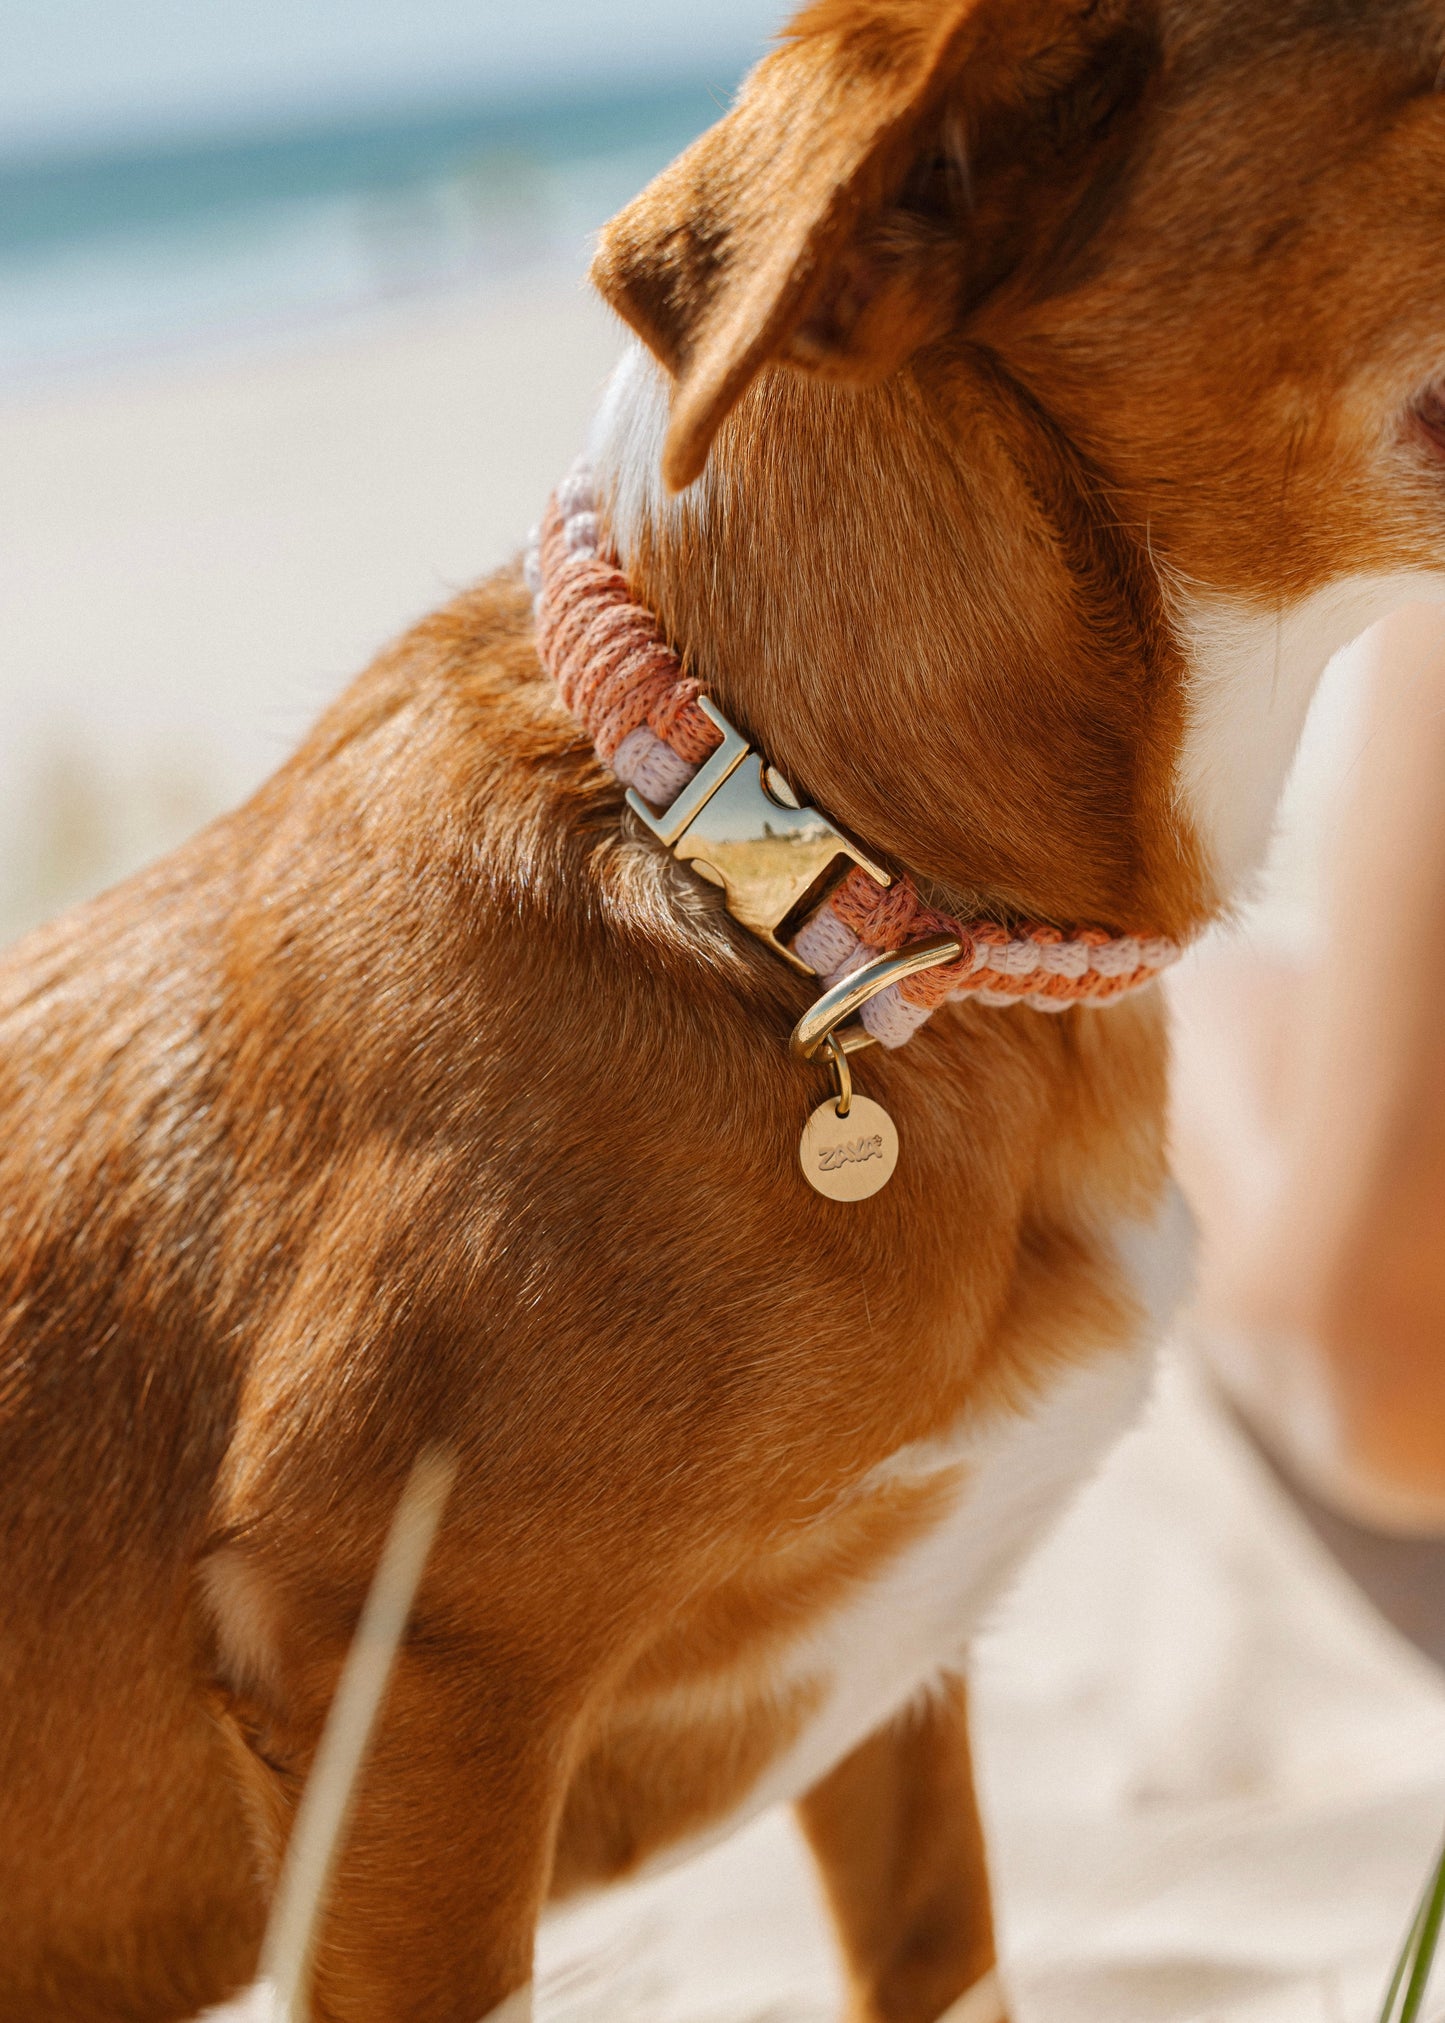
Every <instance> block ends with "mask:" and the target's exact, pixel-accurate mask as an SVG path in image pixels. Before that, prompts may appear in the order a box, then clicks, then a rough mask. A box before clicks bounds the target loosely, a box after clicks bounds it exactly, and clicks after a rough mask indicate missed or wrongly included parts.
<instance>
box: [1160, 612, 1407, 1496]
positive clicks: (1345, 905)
mask: <svg viewBox="0 0 1445 2023" xmlns="http://www.w3.org/2000/svg"><path fill="white" fill-rule="evenodd" d="M1372 663H1373V664H1372V667H1371V674H1370V697H1369V721H1368V724H1367V728H1366V734H1365V737H1364V739H1363V743H1362V751H1361V755H1360V758H1359V760H1358V761H1357V763H1356V764H1355V765H1353V766H1352V768H1351V771H1350V776H1349V780H1348V783H1347V785H1346V788H1345V791H1344V796H1343V800H1342V803H1341V805H1340V807H1339V809H1338V812H1337V816H1336V819H1335V822H1334V823H1333V825H1332V830H1331V835H1330V839H1329V849H1328V863H1327V867H1326V881H1327V882H1326V893H1327V902H1326V903H1327V915H1326V938H1325V945H1324V955H1323V958H1322V959H1321V960H1320V962H1319V963H1318V965H1317V966H1311V967H1309V968H1303V967H1300V966H1298V965H1292V964H1290V963H1288V962H1285V961H1282V960H1280V959H1278V958H1273V957H1271V956H1269V955H1268V954H1267V953H1266V952H1264V951H1263V950H1261V949H1260V948H1259V947H1258V946H1254V947H1248V946H1239V947H1236V948H1235V949H1233V950H1231V951H1229V952H1228V953H1227V954H1225V955H1222V956H1220V957H1218V958H1215V959H1214V960H1213V961H1211V962H1209V963H1208V964H1201V965H1200V966H1199V967H1198V968H1197V969H1195V970H1194V971H1193V972H1192V973H1191V974H1190V975H1188V976H1187V977H1185V978H1184V979H1183V980H1182V981H1181V984H1180V987H1179V990H1178V993H1177V1002H1178V1005H1179V1010H1180V1019H1179V1072H1178V1075H1177V1077H1176V1099H1175V1139H1176V1156H1177V1163H1178V1166H1179V1169H1180V1172H1181V1175H1182V1177H1183V1179H1184V1182H1185V1185H1186V1188H1187V1191H1188V1192H1189V1194H1190V1197H1191V1200H1192V1201H1193V1203H1194V1206H1195V1210H1196V1213H1197V1214H1198V1216H1199V1219H1200V1223H1201V1229H1202V1237H1203V1244H1202V1253H1201V1275H1200V1292H1199V1298H1198V1300H1197V1302H1196V1307H1195V1317H1196V1333H1197V1336H1198V1339H1199V1341H1200V1342H1201V1344H1202V1346H1203V1347H1204V1349H1205V1352H1206V1354H1207V1355H1209V1357H1210V1359H1211V1361H1212V1362H1213V1363H1214V1364H1215V1366H1216V1367H1217V1368H1218V1369H1219V1370H1220V1373H1221V1374H1222V1376H1223V1378H1224V1381H1225V1384H1226V1386H1227V1387H1228V1389H1229V1390H1230V1391H1231V1392H1232V1393H1233V1394H1234V1395H1235V1396H1236V1397H1237V1398H1238V1400H1239V1402H1240V1404H1241V1405H1242V1407H1243V1409H1244V1410H1245V1412H1246V1414H1247V1415H1248V1416H1249V1417H1250V1419H1251V1420H1252V1421H1253V1422H1254V1423H1255V1424H1256V1425H1257V1427H1258V1429H1259V1430H1260V1432H1261V1433H1262V1434H1263V1436H1264V1437H1265V1439H1266V1440H1267V1441H1268V1442H1269V1443H1270V1444H1271V1446H1272V1447H1274V1449H1275V1450H1276V1452H1278V1453H1279V1455H1280V1457H1281V1459H1282V1460H1283V1461H1284V1462H1285V1463H1286V1465H1287V1466H1289V1467H1290V1468H1292V1469H1293V1471H1294V1472H1295V1473H1297V1474H1298V1475H1300V1476H1302V1477H1303V1478H1304V1479H1305V1480H1306V1481H1307V1483H1308V1484H1309V1486H1310V1487H1311V1488H1312V1489H1314V1490H1315V1491H1317V1492H1318V1493H1320V1494H1321V1495H1322V1496H1323V1497H1324V1498H1325V1499H1326V1500H1327V1501H1329V1502H1331V1503H1333V1504H1335V1505H1336V1506H1338V1507H1339V1508H1341V1509H1342V1510H1344V1511H1345V1512H1346V1513H1347V1514H1349V1515H1352V1516H1354V1517H1357V1518H1359V1519H1361V1520H1362V1521H1364V1522H1366V1523H1369V1524H1373V1525H1376V1526H1378V1527H1380V1528H1382V1529H1388V1530H1392V1531H1401V1532H1416V1533H1420V1532H1425V1533H1430V1532H1445V1356H1442V1355H1441V1339H1442V1332H1445V1248H1442V1245H1441V1242H1440V1235H1441V1218H1442V1210H1445V1035H1442V1033H1441V1030H1440V1021H1439V1005H1440V1002H1441V996H1442V990H1445V795H1442V793H1441V782H1442V780H1445V612H1442V610H1441V609H1440V608H1439V607H1437V606H1433V605H1419V606H1414V607H1411V608H1410V609H1408V610H1405V611H1402V612H1400V613H1399V614H1397V615H1396V616H1395V617H1394V618H1392V619H1390V620H1388V621H1387V622H1386V623H1385V624H1384V625H1382V626H1381V627H1380V628H1379V631H1378V632H1377V634H1376V635H1375V639H1374V642H1373V648H1372Z"/></svg>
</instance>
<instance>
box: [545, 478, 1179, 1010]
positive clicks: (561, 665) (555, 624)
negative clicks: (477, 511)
mask: <svg viewBox="0 0 1445 2023" xmlns="http://www.w3.org/2000/svg"><path fill="white" fill-rule="evenodd" d="M600 541H601V536H600V531H599V526H598V519H597V501H596V494H595V489H594V485H593V481H592V475H591V472H590V471H589V470H587V468H586V467H585V466H583V465H578V466H577V467H576V468H575V469H574V470H573V471H572V472H571V474H570V475H569V476H568V477H567V478H566V479H564V480H563V482H562V484H561V485H559V486H558V488H557V491H556V494H555V495H554V497H553V498H552V500H551V501H550V503H549V505H548V508H547V514H546V518H545V519H544V520H543V523H542V526H541V528H540V530H539V532H538V533H537V534H536V535H535V536H534V538H533V542H532V544H531V546H530V548H529V551H528V555H527V564H526V568H527V580H528V583H529V585H530V587H531V589H532V591H533V593H534V599H535V606H534V608H535V610H536V616H537V650H538V653H539V654H540V656H541V660H542V664H543V666H544V667H545V668H546V669H547V671H548V673H549V674H550V675H551V676H552V679H553V680H554V681H555V682H556V684H557V688H558V691H559V693H560V695H561V697H562V701H563V702H564V704H565V705H566V707H567V708H568V709H569V710H570V711H571V712H572V714H573V715H574V716H575V717H577V718H578V720H579V721H580V722H581V723H582V725H583V727H584V728H585V730H586V731H587V734H588V736H589V737H590V738H591V739H592V742H593V744H594V745H595V746H596V748H597V755H598V757H599V758H600V759H601V760H602V761H603V763H604V764H605V765H607V766H609V767H610V768H611V770H612V771H613V772H614V773H615V774H616V775H617V777H618V778H619V779H621V780H622V781H623V782H624V784H625V785H627V786H631V787H635V788H636V789H637V791H638V792H639V793H640V794H641V795H642V797H643V799H644V800H646V801H647V802H648V803H649V805H651V806H653V807H656V808H658V809H659V810H660V809H662V808H665V807H666V806H668V804H669V803H670V802H671V801H672V800H674V799H675V798H676V796H677V794H678V793H679V792H680V791H681V789H682V788H683V786H684V785H685V784H686V783H687V781H688V780H689V779H691V777H692V775H693V774H694V773H695V772H696V771H697V768H698V767H699V766H700V765H701V764H702V762H703V761H704V759H706V758H707V757H708V755H709V753H710V752H712V751H713V750H714V749H715V748H716V747H717V745H718V744H719V743H720V741H721V740H720V734H719V732H718V731H717V730H716V729H715V728H714V726H713V725H712V724H711V723H709V722H708V719H707V718H706V717H705V716H704V715H703V713H702V711H701V710H700V709H699V708H698V706H697V697H698V693H699V688H698V684H697V682H695V681H694V680H692V679H691V678H690V677H689V676H688V675H686V674H685V673H684V672H683V667H682V662H681V661H680V660H679V658H678V656H677V654H676V653H675V652H674V651H673V649H672V648H671V647H670V646H669V645H668V643H667V641H666V640H665V639H664V638H663V636H662V634H661V632H660V630H659V629H658V625H657V621H656V619H655V618H654V617H653V615H652V613H651V612H650V611H648V610H647V609H646V608H645V607H644V606H643V605H641V604H638V603H636V602H635V601H634V600H633V597H632V593H631V591H630V589H629V587H628V583H627V579H626V577H625V576H624V575H623V574H622V572H621V570H620V569H619V568H618V566H617V564H616V562H615V560H613V559H612V558H610V557H608V556H606V555H604V554H603V553H602V552H601V546H600ZM932 934H950V935H953V936H954V937H955V938H956V939H957V940H958V941H959V942H960V943H961V944H962V953H961V955H960V956H959V957H958V959H957V960H956V961H955V962H951V963H949V964H947V965H946V966H944V967H943V968H940V969H930V970H924V971H922V972H921V973H920V974H919V975H917V976H911V977H907V978H905V979H904V981H903V982H902V983H899V984H894V985H893V986H892V987H891V988H890V989H888V990H886V991H883V992H881V993H880V994H879V995H878V996H877V997H875V998H874V999H873V1000H872V1001H871V1002H870V1003H869V1004H867V1005H866V1006H865V1007H864V1010H863V1020H864V1023H865V1024H866V1025H867V1027H868V1029H869V1031H870V1032H871V1033H872V1034H873V1035H874V1037H875V1038H876V1039H879V1040H881V1041H882V1042H883V1043H884V1045H885V1046H893V1047H896V1046H901V1045H902V1044H903V1042H904V1041H905V1040H907V1039H909V1038H911V1037H912V1035H913V1034H914V1033H915V1032H916V1031H917V1030H918V1028H919V1026H921V1025H922V1024H923V1023H924V1021H925V1020H926V1019H927V1018H928V1017H929V1015H930V1014H931V1013H932V1012H934V1011H936V1010H937V1008H938V1006H939V1005H941V1004H942V1003H944V1002H945V1000H947V999H949V998H961V997H973V998H976V999H977V1000H978V1001H979V1002H980V1003H982V1004H988V1005H1014V1004H1026V1005H1030V1006H1032V1007H1033V1008H1034V1009H1035V1010H1036V1011H1051V1012H1057V1011H1067V1010H1068V1009H1069V1007H1070V1006H1071V1005H1078V1004H1096V1005H1097V1004H1108V1003H1110V1002H1111V1001H1112V1000H1113V999H1115V998H1118V997H1123V996H1125V995H1126V994H1127V993H1128V992H1130V991H1136V990H1140V989H1142V988H1143V987H1144V986H1145V985H1146V984H1151V983H1153V982H1154V980H1155V978H1156V977H1157V976H1158V975H1159V974H1160V972H1161V971H1162V970H1165V969H1167V968H1168V967H1169V966H1170V964H1171V963H1174V962H1177V961H1178V959H1179V955H1180V950H1179V948H1178V946H1177V945H1176V944H1175V943H1174V942H1172V941H1166V940H1164V939H1163V938H1162V937H1159V936H1154V937H1148V938H1145V937H1139V936H1135V935H1111V934H1108V933H1106V932H1105V931H1104V930H1103V929H1102V928H1095V927H1086V928H1079V929H1076V930H1075V931H1074V932H1072V933H1070V934H1065V933H1063V932H1061V930H1060V929H1058V928H1057V927H1046V926H1043V925H1036V924H1032V923H1024V924H1023V925H1021V926H1018V927H1015V928H1007V927H1001V926H999V925H998V924H997V923H996V922H994V921H990V920H969V921H962V920H955V919H953V918H951V917H950V916H949V915H948V914H944V913H939V912H936V911H935V910H934V909H933V908H932V907H930V906H927V905H926V904H925V903H924V901H923V899H922V898H921V897H920V895H919V892H918V888H917V886H916V885H915V884H914V882H913V880H912V878H910V877H909V876H908V874H907V873H906V872H904V873H903V874H902V875H901V876H900V877H898V878H896V879H895V880H894V882H893V884H892V885H890V886H888V887H886V888H885V887H882V886H879V885H877V884H875V882H874V881H873V879H871V878H870V877H869V876H868V874H867V872H866V871H863V870H861V869H857V868H855V869H854V870H853V871H851V872H850V873H849V874H848V876H847V877H846V878H845V879H844V880H843V881H842V883H841V884H840V885H839V886H838V887H837V888H836V889H835V890H834V891H833V892H832V893H831V894H830V895H829V897H828V898H827V899H826V900H825V901H824V902H823V904H822V905H821V906H819V907H818V908H817V910H816V911H815V912H814V913H813V915H812V916H811V918H810V919H809V920H807V921H806V922H805V923H804V925H803V926H802V928H801V929H800V930H799V931H798V933H797V934H796V935H795V936H794V939H793V948H794V950H795V952H796V953H797V954H798V955H799V956H801V958H802V959H803V961H804V962H806V963H807V964H808V965H809V967H810V968H812V969H814V970H816V971H817V972H818V974H819V976H820V977H821V978H822V979H823V981H824V982H825V983H826V984H829V985H831V984H833V983H835V982H836V981H837V980H838V979H839V978H840V977H842V976H846V975H847V974H848V972H849V971H850V970H853V969H856V968H857V967H858V966H859V964H860V963H863V962H867V961H868V960H870V959H871V958H872V957H873V956H875V955H880V954H884V953H889V954H891V953H892V952H893V951H894V950H895V949H899V948H905V947H907V946H908V945H909V944H910V943H911V942H914V941H920V940H922V939H923V938H924V937H925V936H927V935H932Z"/></svg>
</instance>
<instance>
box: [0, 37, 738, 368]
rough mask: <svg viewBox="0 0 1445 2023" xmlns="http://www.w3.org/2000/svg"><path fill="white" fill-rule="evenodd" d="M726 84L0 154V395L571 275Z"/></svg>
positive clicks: (687, 81) (440, 106)
mask: <svg viewBox="0 0 1445 2023" xmlns="http://www.w3.org/2000/svg"><path fill="white" fill-rule="evenodd" d="M735 82H736V79H735V77H731V76H728V75H726V74H724V75H723V77H722V79H721V82H720V81H719V78H718V76H717V74H716V73H715V72H713V73H711V74H710V75H708V76H707V77H706V78H704V77H701V76H696V77H684V78H680V79H673V80H670V81H665V82H658V81H648V82H646V83H643V84H634V85H633V86H631V87H630V88H628V87H623V88H619V86H618V84H617V83H616V81H615V80H613V81H610V82H609V83H608V85H607V88H606V90H605V92H603V91H601V90H599V91H596V92H595V93H594V94H592V95H588V94H586V93H581V92H573V93H572V94H571V95H568V96H560V97H556V98H550V99H549V98H541V97H538V96H532V97H509V98H506V99H495V100H491V101H483V102H467V101H465V100H463V101H459V102H456V103H451V104H448V103H435V102H434V103H432V104H430V105H428V106H424V107H404V108H401V109H394V110H390V111H383V112H372V113H367V114H364V115H363V114H355V113H353V114H350V115H348V116H345V117H341V116H336V115H324V114H323V115H317V116H315V117H313V118H311V119H309V120H295V121H292V122H291V123H288V124H276V125H272V126H262V127H258V128H255V129H252V130H244V129H243V130H241V131H239V132H226V133H222V134H219V135H217V136H216V137H215V138H213V139H205V138H201V139H186V140H183V141H170V142H166V143H162V144H155V143H151V144H149V145H147V144H141V143H136V142H130V143H122V144H111V145H108V146H93V147H90V148H81V149H77V148H74V147H72V148H69V149H54V150H52V151H50V152H33V153H29V154H25V155H19V156H13V155H12V156H9V157H7V156H5V155H3V154H0V384H3V383H6V382H8V383H10V384H12V385H14V384H16V383H21V384H23V383H25V382H27V381H30V380H32V379H34V378H35V377H37V376H42V377H44V376H49V375H51V374H53V373H55V372H57V371H60V372H62V373H64V372H66V371H67V370H72V369H74V368H77V367H88V366H91V365H94V364H100V363H108V362H111V361H115V360H122V359H125V358H126V357H128V356H133V355H135V354H137V353H142V352H147V353H149V352H155V351H156V350H161V351H165V350H169V349H171V348H189V347H191V346H194V345H196V344H198V343H199V344H204V343H205V342H207V341H208V340H212V339H216V338H224V339H225V340H227V341H230V340H233V339H235V338H236V337H238V336H239V337H243V338H244V337H246V336H248V335H253V334H264V333H267V332H271V331H278V330H285V329H291V328H295V327H296V326H298V325H304V324H309V323H313V322H317V321H320V320H325V319H331V318H335V317H338V316H345V315H347V314H348V313H350V312H353V311H357V310H363V309H366V308H368V307H371V306H374V305H376V304H378V303H382V302H386V301H388V300H393V299H395V298H398V297H407V296H415V295H422V294H436V293H437V292H438V291H445V290H449V289H465V290H467V291H469V292H472V293H475V291H476V290H477V289H478V288H481V289H483V290H485V288H486V286H487V284H488V283H489V282H497V283H503V282H506V281H508V280H510V279H516V278H517V277H519V276H520V275H522V274H524V273H525V272H526V271H527V270H529V269H530V270H544V269H547V268H549V267H550V268H552V269H554V270H558V271H562V270H565V271H569V272H577V271H579V270H580V269H581V267H582V266H583V265H584V263H585V260H586V255H587V249H588V244H589V241H590V238H591V235H592V234H593V233H594V232H595V231H596V229H597V228H598V226H599V225H601V224H602V223H603V221H604V220H605V219H606V218H607V217H608V216H609V215H610V213H611V212H613V211H614V210H616V209H617V208H618V207H619V206H620V205H621V204H622V203H624V202H625V201H626V200H627V198H628V197H629V196H631V195H632V194H633V193H634V192H635V191H636V190H637V189H638V188H640V187H641V185H642V184H643V183H644V182H646V181H647V180H648V178H649V177H650V176H651V175H653V174H654V173H655V172H656V171H657V170H658V169H659V168H661V167H662V166H663V164H664V163H665V162H667V161H668V160H669V159H670V158H671V156H672V155H674V154H675V153H676V152H677V151H678V150H679V149H680V148H681V147H683V146H685V145H686V143H687V142H688V141H689V140H690V139H692V137H693V136H694V135H695V134H697V133H698V132H700V131H701V130H702V128H703V127H705V126H707V125H708V124H709V123H710V122H711V121H712V120H714V119H716V117H717V116H718V113H719V110H720V109H721V107H722V106H723V105H724V104H725V103H726V100H727V97H728V95H729V93H730V91H731V89H732V87H733V85H734V83H735Z"/></svg>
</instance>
